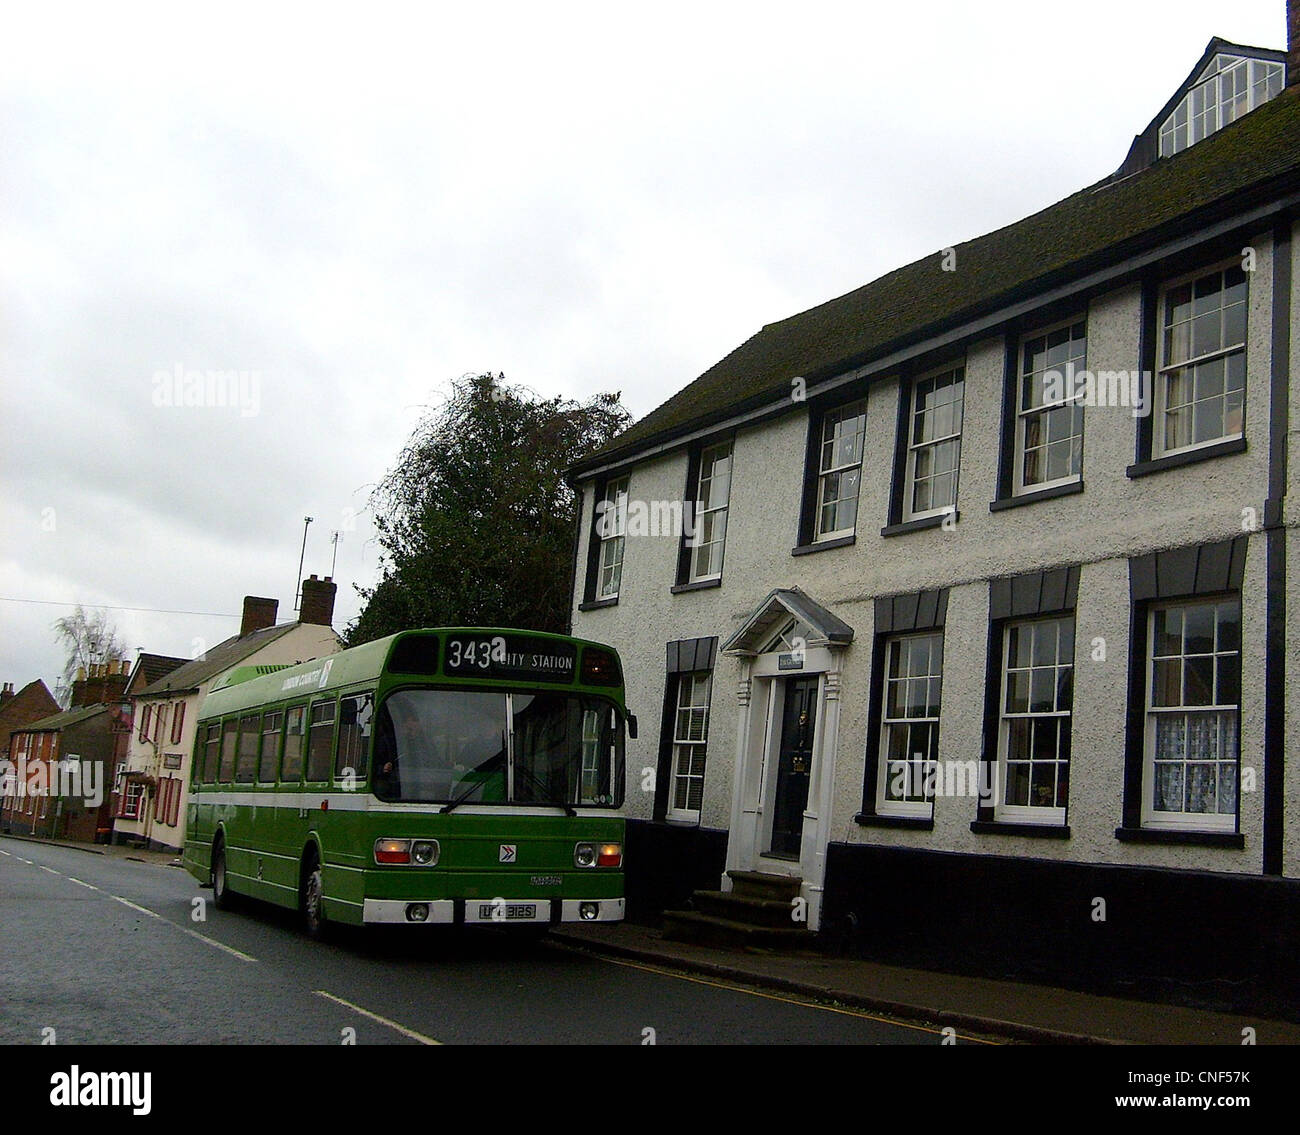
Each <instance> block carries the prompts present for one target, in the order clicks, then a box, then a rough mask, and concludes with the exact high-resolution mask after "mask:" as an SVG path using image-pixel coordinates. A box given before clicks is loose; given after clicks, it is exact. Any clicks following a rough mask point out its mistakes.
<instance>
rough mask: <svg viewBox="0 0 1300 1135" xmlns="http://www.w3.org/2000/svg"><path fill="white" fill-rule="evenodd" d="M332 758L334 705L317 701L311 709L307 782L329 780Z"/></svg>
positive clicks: (330, 702)
mask: <svg viewBox="0 0 1300 1135" xmlns="http://www.w3.org/2000/svg"><path fill="white" fill-rule="evenodd" d="M333 757H334V703H333V702H332V701H318V702H316V703H315V704H314V705H313V706H312V707H311V736H310V737H309V738H308V741H307V780H308V781H309V782H310V781H318V780H329V776H330V766H331V764H333Z"/></svg>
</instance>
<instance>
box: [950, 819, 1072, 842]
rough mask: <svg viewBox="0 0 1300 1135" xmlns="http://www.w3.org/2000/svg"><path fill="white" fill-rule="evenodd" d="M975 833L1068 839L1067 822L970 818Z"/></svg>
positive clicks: (971, 827)
mask: <svg viewBox="0 0 1300 1135" xmlns="http://www.w3.org/2000/svg"><path fill="white" fill-rule="evenodd" d="M970 830H971V831H973V832H975V833H976V834H977V835H1024V836H1029V837H1030V838H1031V839H1069V838H1070V826H1069V824H1015V823H1008V822H1007V821H1005V820H972V821H971V826H970Z"/></svg>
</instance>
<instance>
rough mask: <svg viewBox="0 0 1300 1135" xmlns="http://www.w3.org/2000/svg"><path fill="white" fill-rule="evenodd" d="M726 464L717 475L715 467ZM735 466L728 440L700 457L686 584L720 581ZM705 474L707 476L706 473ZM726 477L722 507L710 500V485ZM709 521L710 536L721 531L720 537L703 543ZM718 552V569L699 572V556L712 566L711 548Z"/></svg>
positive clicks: (688, 542) (711, 488)
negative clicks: (705, 520) (693, 530)
mask: <svg viewBox="0 0 1300 1135" xmlns="http://www.w3.org/2000/svg"><path fill="white" fill-rule="evenodd" d="M723 462H725V464H726V467H725V469H724V470H723V471H722V472H721V473H719V472H718V471H717V470H718V466H719V465H720V464H722V463H723ZM733 466H734V452H733V447H732V443H731V441H729V440H728V441H724V442H720V443H719V444H717V445H711V446H709V447H708V448H707V449H705V450H704V451H703V452H701V454H700V468H699V473H698V475H697V476H696V478H695V506H694V507H695V516H694V523H695V535H694V536H693V537H691V539H690V540H689V541H687V547H688V549H689V552H690V568H689V571H688V572H687V577H686V578H687V582H688V583H703V582H705V581H706V580H711V579H721V578H722V563H723V557H724V556H725V554H726V546H727V518H728V515H729V509H730V507H731V471H732V468H733ZM706 473H707V474H708V475H707V476H706V475H705V474H706ZM722 477H725V478H726V491H725V493H724V494H723V500H722V503H721V504H717V503H714V501H713V500H712V495H711V494H712V492H713V483H714V482H715V481H717V480H719V479H720V478H722ZM705 517H708V518H709V529H710V534H716V532H717V530H718V527H719V526H720V527H721V529H722V535H721V537H719V538H717V539H713V540H709V541H708V542H707V543H706V542H704V539H703V537H704V518H705ZM713 548H717V549H718V566H717V569H716V570H711V571H700V560H701V558H702V557H701V553H704V555H703V559H704V561H705V563H707V564H709V565H710V566H711V564H712V558H713V556H712V549H713Z"/></svg>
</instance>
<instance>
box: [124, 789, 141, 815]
mask: <svg viewBox="0 0 1300 1135" xmlns="http://www.w3.org/2000/svg"><path fill="white" fill-rule="evenodd" d="M143 800H144V784H143V782H141V781H139V780H128V781H127V782H126V799H125V800H123V801H122V819H124V820H143V819H144V816H143V815H142V814H141V809H140V804H141V801H143Z"/></svg>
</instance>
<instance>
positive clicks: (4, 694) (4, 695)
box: [0, 682, 14, 705]
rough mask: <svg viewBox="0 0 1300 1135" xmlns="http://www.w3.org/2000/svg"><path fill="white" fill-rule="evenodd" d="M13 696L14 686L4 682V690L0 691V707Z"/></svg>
mask: <svg viewBox="0 0 1300 1135" xmlns="http://www.w3.org/2000/svg"><path fill="white" fill-rule="evenodd" d="M13 696H14V684H13V683H12V682H6V683H5V688H4V689H3V690H0V705H4V703H5V702H7V701H8V700H9V699H10V698H11V697H13Z"/></svg>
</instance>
